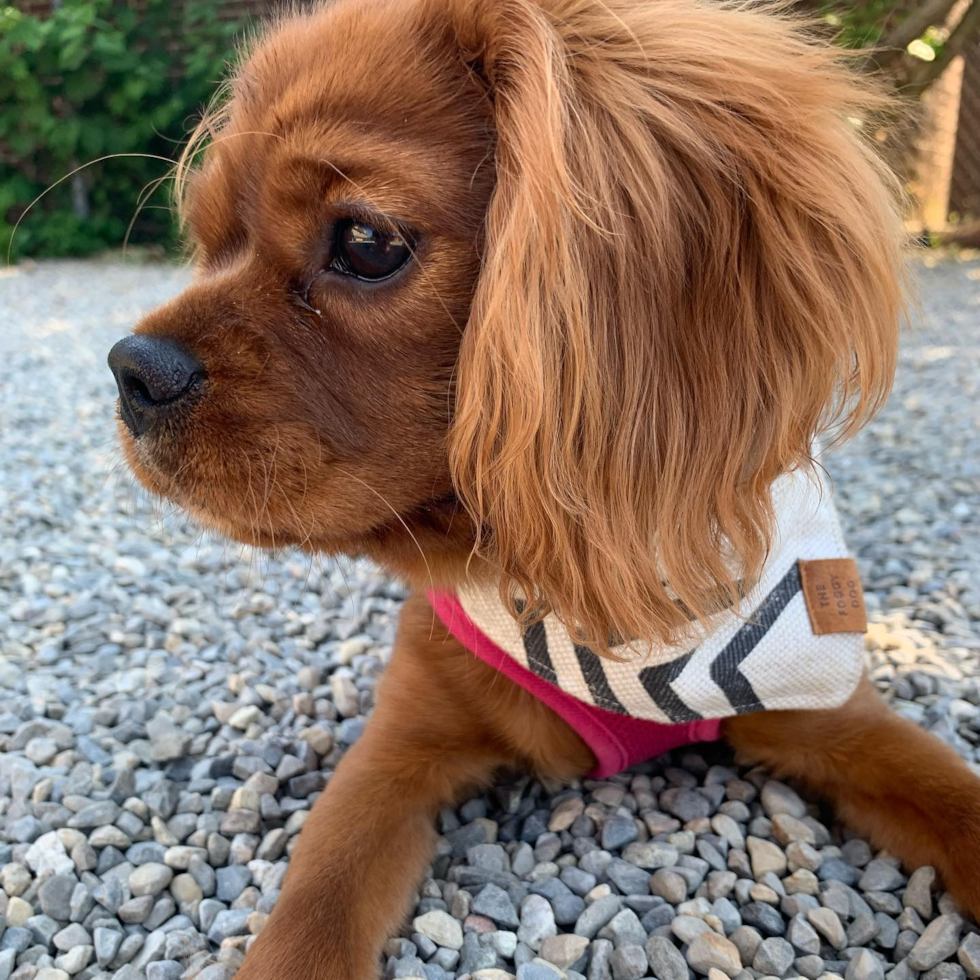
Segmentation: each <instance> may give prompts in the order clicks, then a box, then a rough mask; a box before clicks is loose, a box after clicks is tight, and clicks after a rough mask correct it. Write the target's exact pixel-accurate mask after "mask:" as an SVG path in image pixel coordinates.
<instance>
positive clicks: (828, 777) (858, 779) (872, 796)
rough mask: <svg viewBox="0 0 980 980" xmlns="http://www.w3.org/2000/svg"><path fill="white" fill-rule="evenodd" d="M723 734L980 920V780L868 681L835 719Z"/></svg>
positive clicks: (819, 715)
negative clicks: (927, 874)
mask: <svg viewBox="0 0 980 980" xmlns="http://www.w3.org/2000/svg"><path fill="white" fill-rule="evenodd" d="M724 733H725V737H726V738H727V740H728V741H729V742H730V743H731V744H732V745H733V746H734V747H735V749H736V750H738V751H739V752H740V753H742V754H744V756H746V757H747V758H748V759H751V760H753V761H756V762H761V763H763V764H764V765H766V766H767V767H768V768H770V769H771V770H772V771H773V772H774V773H775V774H776V775H778V776H789V777H793V778H795V779H798V780H800V781H801V782H802V783H805V784H806V785H808V786H809V787H810V788H811V789H813V790H814V791H815V792H817V793H820V794H822V795H823V796H825V797H827V798H828V799H830V800H831V801H832V802H833V803H834V806H835V809H836V811H837V813H838V814H839V816H840V817H841V819H842V820H843V821H844V822H845V823H846V824H848V825H849V826H850V827H851V828H852V829H853V830H856V831H857V832H858V833H861V834H865V835H866V836H867V837H868V838H869V839H870V840H871V841H872V842H874V843H875V844H876V845H877V846H878V847H883V848H886V849H887V850H888V851H890V852H891V853H892V854H895V855H896V856H898V857H900V858H901V859H902V860H903V861H904V862H905V863H906V864H907V865H908V866H909V867H910V868H915V867H918V866H921V865H924V864H931V865H932V866H933V867H935V868H937V869H938V870H939V872H940V873H941V874H942V876H943V880H944V883H945V885H946V887H947V888H948V889H949V890H950V891H951V892H952V894H953V895H954V896H955V898H956V900H957V902H958V903H959V904H960V905H961V907H962V908H963V910H964V911H966V912H969V913H971V914H972V915H973V916H974V918H976V919H978V920H980V779H978V778H977V777H976V776H975V775H974V774H973V772H972V771H971V770H970V769H969V767H968V766H967V765H966V764H965V763H964V762H963V760H962V759H961V758H960V757H959V756H958V755H957V754H956V753H955V752H954V751H953V750H952V749H951V748H950V747H949V746H947V745H944V744H943V743H942V742H940V741H939V739H937V738H935V737H933V736H932V735H929V734H928V733H926V732H924V731H922V730H921V729H920V728H918V727H917V726H915V725H913V724H912V723H911V722H909V721H906V720H905V719H903V718H900V717H899V716H898V715H896V714H895V713H894V712H892V711H890V710H889V709H888V707H887V706H886V705H885V703H884V701H882V699H881V698H880V697H879V695H878V693H877V692H876V691H875V690H874V688H873V687H872V685H871V683H870V682H869V681H868V680H864V681H863V682H862V684H861V686H860V687H859V688H858V690H857V692H856V693H855V694H854V696H853V697H852V698H851V699H850V701H848V702H847V704H845V705H844V706H843V707H841V708H838V709H836V710H834V711H802V712H793V711H772V712H759V713H758V714H752V715H743V716H741V717H737V718H731V719H729V720H728V721H726V722H725V726H724Z"/></svg>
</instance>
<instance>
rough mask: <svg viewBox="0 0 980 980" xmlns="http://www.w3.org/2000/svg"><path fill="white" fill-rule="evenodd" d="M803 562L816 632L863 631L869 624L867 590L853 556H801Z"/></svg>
mask: <svg viewBox="0 0 980 980" xmlns="http://www.w3.org/2000/svg"><path fill="white" fill-rule="evenodd" d="M799 565H800V581H801V583H802V585H803V598H804V599H805V600H806V608H807V612H808V613H809V614H810V623H811V625H812V626H813V632H814V633H816V634H817V635H818V636H822V635H823V634H825V633H863V632H864V631H865V630H866V629H867V628H868V613H867V610H866V609H865V608H864V590H863V589H862V588H861V576H860V575H859V574H858V568H857V563H856V562H855V561H854V559H853V558H821V559H819V560H817V561H802V560H801V561H800V563H799Z"/></svg>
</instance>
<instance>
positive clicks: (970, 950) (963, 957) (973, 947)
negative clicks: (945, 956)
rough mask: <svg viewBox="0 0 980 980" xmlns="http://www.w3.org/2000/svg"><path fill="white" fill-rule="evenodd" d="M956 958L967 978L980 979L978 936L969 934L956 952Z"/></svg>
mask: <svg viewBox="0 0 980 980" xmlns="http://www.w3.org/2000/svg"><path fill="white" fill-rule="evenodd" d="M956 958H957V959H958V960H959V961H960V966H962V967H963V969H964V970H965V971H966V975H967V976H968V977H980V935H977V934H976V933H975V932H971V933H970V934H969V935H968V936H967V937H966V938H965V939H964V940H963V942H962V943H960V948H959V949H958V950H957V951H956Z"/></svg>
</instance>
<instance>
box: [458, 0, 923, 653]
mask: <svg viewBox="0 0 980 980" xmlns="http://www.w3.org/2000/svg"><path fill="white" fill-rule="evenodd" d="M457 6H458V8H459V9H458V10H457V12H456V23H455V30H456V33H457V36H458V39H459V42H460V44H461V46H462V47H463V49H464V51H465V57H467V58H468V59H469V60H470V61H471V63H472V64H473V65H474V66H475V68H476V70H477V71H478V72H479V73H480V75H481V76H482V78H483V79H484V82H485V84H486V86H487V92H488V98H489V99H490V101H491V103H492V107H493V108H492V112H493V118H494V123H495V127H496V149H495V163H496V174H497V177H496V180H497V183H496V190H495V193H494V195H493V199H492V202H491V204H490V208H489V213H488V216H487V227H486V236H487V245H486V252H485V257H484V264H483V269H482V274H481V278H480V281H479V284H478V287H477V291H476V295H475V299H474V303H473V307H472V314H471V318H470V321H469V323H468V325H467V327H466V331H465V336H464V340H463V345H462V352H461V357H460V363H459V372H458V388H457V404H456V413H455V419H454V425H453V428H452V431H451V433H450V454H451V463H452V467H453V472H454V476H455V479H456V482H457V487H458V490H459V492H460V495H461V497H462V499H463V501H464V503H465V505H466V506H467V508H468V509H469V511H470V513H471V515H472V517H473V519H474V520H475V522H476V524H477V526H478V527H479V528H481V529H482V531H481V537H480V541H479V544H478V550H479V553H480V554H481V555H483V556H485V557H486V558H487V559H488V560H489V561H490V562H491V563H492V564H493V565H494V566H495V567H498V568H499V569H501V570H502V572H503V585H502V595H503V597H504V599H505V601H507V602H508V603H509V604H510V606H511V609H512V611H513V613H514V615H515V616H518V617H519V618H521V619H522V620H523V621H525V622H527V621H530V620H532V619H534V618H537V617H540V616H542V615H544V614H545V613H547V612H548V611H551V610H553V611H555V612H556V613H557V614H558V615H559V616H560V617H561V618H562V619H563V620H564V621H565V622H566V623H567V624H568V625H570V626H572V627H574V628H576V629H577V630H579V631H580V635H581V637H582V639H583V640H584V642H587V643H588V644H590V645H591V646H592V647H593V648H594V649H596V650H597V651H599V652H601V653H606V654H608V653H609V652H610V651H609V643H610V637H616V636H618V637H637V638H642V639H649V640H653V641H657V640H660V641H663V642H673V641H676V640H678V639H679V638H680V637H681V636H682V635H683V634H684V633H685V631H686V630H687V629H689V626H690V621H689V618H688V613H689V612H690V613H693V614H694V615H695V616H699V617H700V616H704V615H705V614H706V613H708V612H710V611H714V610H717V608H718V604H719V602H724V601H726V597H732V596H734V595H735V594H736V589H737V583H736V579H737V578H738V577H743V578H749V579H751V578H752V577H753V575H754V574H755V573H756V572H757V571H758V569H759V568H760V566H761V563H762V562H763V561H764V559H765V555H766V552H767V548H768V546H769V542H770V537H771V520H772V513H771V500H770V494H769V488H770V485H771V483H772V481H773V480H774V479H775V478H776V477H778V476H779V475H780V474H782V473H785V472H787V471H788V470H792V469H793V468H796V467H800V466H808V465H811V463H812V459H811V448H812V447H813V445H814V440H815V438H816V437H818V436H819V435H820V434H821V433H824V432H826V431H828V430H829V429H832V430H833V431H834V433H835V434H837V435H841V436H846V435H848V434H850V433H851V432H853V431H854V430H855V429H856V428H857V427H858V426H860V425H861V424H862V423H864V422H865V421H866V420H867V419H868V417H869V416H870V415H871V413H873V412H874V410H875V409H876V408H878V407H879V406H880V405H881V403H882V402H883V400H884V399H885V397H886V396H887V393H888V390H889V386H890V382H891V377H892V373H893V369H894V362H895V356H896V344H897V334H898V323H899V320H900V317H901V314H902V296H901V292H902V290H901V285H902V284H901V269H902V266H903V250H904V244H903V241H904V235H903V229H902V225H901V221H900V215H899V206H898V203H897V201H898V199H899V195H898V193H897V191H896V187H895V184H894V181H893V179H892V178H891V177H890V175H889V174H888V173H887V171H886V169H885V168H884V166H883V165H882V164H881V163H880V162H879V161H878V159H877V158H876V156H875V154H874V152H873V150H872V149H871V148H870V147H869V146H868V145H867V143H866V140H865V138H864V137H863V136H862V135H861V133H860V132H859V131H858V128H857V127H856V124H855V118H854V117H857V116H861V115H864V114H865V112H866V111H867V110H868V109H869V108H870V109H874V108H875V106H876V101H877V99H878V97H877V96H875V95H873V94H869V92H868V88H867V85H866V83H865V80H863V79H861V80H858V79H857V78H856V77H855V76H854V75H853V74H852V73H850V72H849V71H848V70H847V69H846V68H844V67H842V65H841V62H840V59H841V57H842V56H841V55H840V54H839V53H835V52H834V51H833V50H831V49H830V48H829V47H828V46H825V45H823V44H821V43H818V42H816V41H813V40H812V39H809V38H808V37H807V36H806V35H805V33H804V32H802V31H801V30H800V29H799V26H798V25H797V24H796V23H795V22H794V21H793V20H791V19H790V18H788V17H786V16H784V15H782V14H780V13H778V12H773V11H772V10H766V9H760V8H759V5H757V4H756V5H752V4H749V5H746V4H744V3H742V4H738V5H731V4H728V5H726V4H719V3H716V2H714V0H657V2H645V0H629V2H625V0H607V2H605V3H600V2H597V0H542V2H540V3H536V2H533V0H482V2H481V0H459V3H458V5H457ZM732 555H734V556H735V557H737V558H738V559H739V562H740V563H737V564H739V567H738V568H733V565H732V563H731V561H729V560H726V556H727V557H728V558H731V557H732ZM518 589H519V590H520V592H522V593H523V595H525V596H527V597H529V601H528V602H527V603H526V604H525V605H523V606H521V605H520V604H519V603H518V602H517V601H515V600H516V596H517V594H518V593H517V590H518ZM677 600H679V601H677ZM521 609H522V611H519V610H521Z"/></svg>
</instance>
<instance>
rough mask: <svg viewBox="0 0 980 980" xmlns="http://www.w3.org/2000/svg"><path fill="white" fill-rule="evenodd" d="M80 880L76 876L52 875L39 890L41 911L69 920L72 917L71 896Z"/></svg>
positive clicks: (54, 917) (62, 920) (61, 919)
mask: <svg viewBox="0 0 980 980" xmlns="http://www.w3.org/2000/svg"><path fill="white" fill-rule="evenodd" d="M76 884H78V882H77V881H76V880H75V878H74V876H69V875H52V876H51V877H50V878H48V879H47V880H46V881H43V882H42V883H41V887H40V888H38V890H37V897H38V901H39V903H40V906H41V911H42V912H43V913H44V914H45V915H49V916H51V918H52V919H58V920H59V921H61V922H67V921H68V919H69V918H70V917H71V896H72V894H73V892H74V891H75V885H76Z"/></svg>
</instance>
